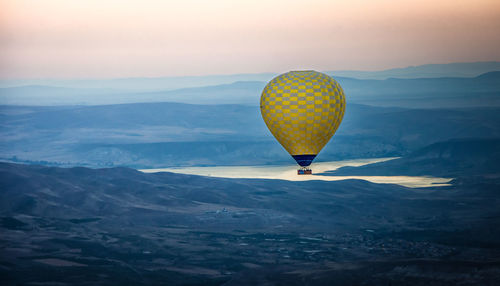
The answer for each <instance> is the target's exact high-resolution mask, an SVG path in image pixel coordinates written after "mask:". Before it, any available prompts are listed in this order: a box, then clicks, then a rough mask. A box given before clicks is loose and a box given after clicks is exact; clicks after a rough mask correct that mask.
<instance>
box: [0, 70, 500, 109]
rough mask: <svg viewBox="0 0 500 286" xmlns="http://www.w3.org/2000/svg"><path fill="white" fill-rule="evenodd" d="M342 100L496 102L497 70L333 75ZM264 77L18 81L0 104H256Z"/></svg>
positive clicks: (424, 104)
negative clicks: (152, 85) (133, 84)
mask: <svg viewBox="0 0 500 286" xmlns="http://www.w3.org/2000/svg"><path fill="white" fill-rule="evenodd" d="M334 77H335V78H336V79H337V80H338V81H339V83H340V84H341V85H342V88H343V89H344V92H345V94H346V97H347V101H348V102H351V103H358V104H368V105H375V106H398V107H406V108H436V107H441V108H452V107H471V106H500V72H489V73H485V74H482V75H480V76H477V77H472V78H459V77H446V78H418V79H396V78H389V79H385V80H361V79H354V78H346V77H340V76H336V75H335V76H334ZM265 84H266V81H237V82H233V83H228V84H220V85H213V86H203V87H190V88H182V89H175V90H159V91H140V90H139V91H130V90H128V91H127V90H120V89H103V88H61V87H54V86H21V87H10V88H0V104H4V105H103V104H123V103H145V102H178V103H189V104H210V105H216V104H245V105H251V106H258V105H259V100H260V94H261V92H262V90H263V89H264V86H265Z"/></svg>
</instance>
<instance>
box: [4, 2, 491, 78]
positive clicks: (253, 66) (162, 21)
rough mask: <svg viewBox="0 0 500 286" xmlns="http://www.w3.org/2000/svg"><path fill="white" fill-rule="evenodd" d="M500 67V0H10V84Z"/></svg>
mask: <svg viewBox="0 0 500 286" xmlns="http://www.w3.org/2000/svg"><path fill="white" fill-rule="evenodd" d="M490 60H500V1H499V0H467V1H465V0H431V1H428V0H418V1H416V0H379V1H375V0H371V1H368V0H349V1H340V0H336V1H326V0H308V1H306V0H304V1H297V0H283V1H265V0H262V1H261V0H248V1H247V0H228V1H225V0H179V1H155V0H142V1H126V0H116V1H109V0H84V1H79V0H43V1H42V0H37V1H35V0H25V1H24V0H19V1H16V0H12V1H10V0H0V77H1V78H71V77H78V78H98V77H106V78H107V77H129V76H134V77H135V76H148V77H151V76H173V75H206V74H228V73H255V72H267V71H273V72H282V71H288V70H293V69H316V70H338V69H364V70H374V69H386V68H392V67H404V66H408V65H419V64H427V63H448V62H458V61H460V62H463V61H490Z"/></svg>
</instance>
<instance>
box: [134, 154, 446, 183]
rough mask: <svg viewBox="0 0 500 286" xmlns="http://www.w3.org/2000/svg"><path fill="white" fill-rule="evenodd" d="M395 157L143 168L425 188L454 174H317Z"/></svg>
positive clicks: (143, 170)
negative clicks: (301, 166) (305, 165)
mask: <svg viewBox="0 0 500 286" xmlns="http://www.w3.org/2000/svg"><path fill="white" fill-rule="evenodd" d="M393 159H396V158H394V157H391V158H371V159H355V160H343V161H331V162H317V163H313V164H312V165H311V169H312V170H313V175H297V169H298V166H297V165H279V166H215V167H173V168H163V169H142V170H139V171H141V172H144V173H157V172H172V173H181V174H190V175H200V176H211V177H220V178H247V179H278V180H287V181H311V180H321V181H339V180H347V179H359V180H366V181H370V182H373V183H379V184H398V185H402V186H405V187H409V188H424V187H431V186H433V187H436V186H450V184H449V182H450V181H451V180H452V179H453V178H439V177H431V176H321V175H315V174H319V173H323V172H326V171H332V170H336V169H338V168H341V167H345V166H351V167H358V166H363V165H367V164H372V163H377V162H383V161H388V160H393Z"/></svg>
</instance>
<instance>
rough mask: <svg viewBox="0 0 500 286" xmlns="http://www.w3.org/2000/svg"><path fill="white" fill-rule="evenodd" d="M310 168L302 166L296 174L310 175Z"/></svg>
mask: <svg viewBox="0 0 500 286" xmlns="http://www.w3.org/2000/svg"><path fill="white" fill-rule="evenodd" d="M312 173H313V172H312V170H311V169H310V168H307V167H302V168H300V169H298V170H297V175H312Z"/></svg>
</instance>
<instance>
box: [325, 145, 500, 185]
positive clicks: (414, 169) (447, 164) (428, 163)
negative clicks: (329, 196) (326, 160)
mask: <svg viewBox="0 0 500 286" xmlns="http://www.w3.org/2000/svg"><path fill="white" fill-rule="evenodd" d="M499 161H500V138H491V139H455V140H449V141H445V142H438V143H434V144H431V145H430V146H427V147H424V148H422V149H419V150H417V151H415V152H412V153H410V154H408V155H406V156H404V157H403V158H400V159H395V160H391V161H386V162H382V163H375V164H370V165H366V166H361V167H344V168H341V169H339V170H337V171H333V172H328V173H327V174H334V175H361V174H363V175H378V176H394V175H396V176H397V175H410V176H421V175H431V176H444V177H446V176H449V177H460V176H478V175H481V176H486V177H487V176H493V177H500V164H499V163H498V162H499Z"/></svg>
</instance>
